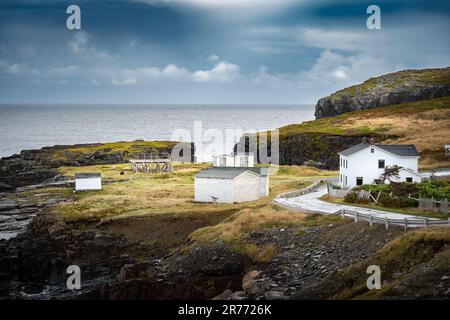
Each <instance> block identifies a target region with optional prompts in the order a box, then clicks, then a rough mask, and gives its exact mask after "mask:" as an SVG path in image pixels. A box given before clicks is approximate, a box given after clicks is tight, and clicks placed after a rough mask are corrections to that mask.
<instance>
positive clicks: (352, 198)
mask: <svg viewBox="0 0 450 320" xmlns="http://www.w3.org/2000/svg"><path fill="white" fill-rule="evenodd" d="M344 201H345V202H348V203H356V201H358V195H357V194H356V192H349V193H347V194H346V195H345V197H344Z"/></svg>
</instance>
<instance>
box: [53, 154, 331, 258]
mask: <svg viewBox="0 0 450 320" xmlns="http://www.w3.org/2000/svg"><path fill="white" fill-rule="evenodd" d="M207 166H208V165H207V164H179V163H175V164H174V165H173V169H174V173H173V174H148V173H132V172H131V171H130V168H129V166H128V165H125V164H124V165H99V166H89V167H62V168H60V169H59V170H60V172H61V173H62V174H64V175H66V176H68V177H73V175H74V174H75V172H101V173H102V176H103V178H106V179H113V180H119V181H117V182H114V183H109V184H106V185H104V188H103V190H101V191H92V192H83V193H77V194H75V195H74V202H72V203H67V204H60V205H58V206H57V207H55V208H54V213H57V214H61V215H63V217H64V219H66V220H68V221H74V222H80V223H83V222H85V221H87V222H88V221H94V222H95V223H98V222H99V221H100V223H101V224H108V223H123V224H126V223H127V221H133V220H136V219H140V220H139V221H141V222H140V223H141V224H142V223H145V221H146V220H148V221H150V220H151V221H156V220H155V219H157V220H158V221H161V219H166V218H170V219H172V220H173V221H177V223H185V224H193V225H195V223H194V222H193V221H200V220H201V221H202V223H199V225H200V228H197V229H195V228H194V229H193V230H190V231H191V232H192V233H191V232H190V236H189V239H190V241H191V243H193V244H199V243H204V242H215V241H225V242H229V243H233V245H234V246H235V247H236V250H241V251H245V252H246V253H247V254H249V255H250V256H252V257H254V258H255V259H256V260H259V261H264V260H265V259H268V256H270V255H271V254H270V252H272V251H273V248H272V249H271V248H265V249H263V250H256V248H255V247H254V246H251V245H250V244H247V243H245V241H244V240H243V239H244V237H245V235H246V234H247V233H248V232H250V231H254V230H258V229H261V228H268V227H273V226H288V225H292V224H302V223H311V222H310V221H308V220H307V221H304V218H305V216H306V215H304V214H301V213H298V212H289V211H287V210H285V209H283V208H280V207H278V206H274V205H272V204H271V201H272V199H273V197H274V196H276V195H277V194H279V193H281V192H285V191H290V190H297V189H301V188H303V187H305V186H307V185H309V184H310V183H312V182H314V181H316V180H317V179H319V178H322V177H328V176H336V174H337V173H336V172H333V171H325V170H319V169H316V168H310V167H303V166H282V167H280V168H279V171H278V172H277V173H276V174H274V175H272V176H271V177H270V195H269V196H268V197H265V198H262V199H260V200H258V201H253V202H248V203H239V204H209V203H195V202H194V201H193V197H194V175H195V174H196V173H197V172H198V171H199V170H200V169H201V168H204V167H207ZM121 172H123V174H122V175H121V174H120V173H121ZM138 227H139V226H138ZM121 229H122V230H123V229H124V228H121ZM130 229H131V228H130ZM127 232H130V233H132V232H133V231H132V230H128V231H127ZM130 236H134V235H130ZM168 236H170V235H168Z"/></svg>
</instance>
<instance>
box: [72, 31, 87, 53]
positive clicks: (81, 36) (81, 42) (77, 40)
mask: <svg viewBox="0 0 450 320" xmlns="http://www.w3.org/2000/svg"><path fill="white" fill-rule="evenodd" d="M88 37H89V35H88V34H87V32H84V31H80V32H77V33H75V34H74V35H73V36H72V38H71V39H70V41H69V43H68V45H69V49H70V51H71V52H72V53H74V54H82V53H85V52H86V50H87V44H88Z"/></svg>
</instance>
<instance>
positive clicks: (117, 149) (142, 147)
mask: <svg viewBox="0 0 450 320" xmlns="http://www.w3.org/2000/svg"><path fill="white" fill-rule="evenodd" d="M177 143H178V142H175V141H120V142H109V143H102V144H91V145H75V146H73V147H70V148H67V149H66V148H64V149H59V150H54V151H52V157H53V159H54V160H63V161H68V160H73V159H77V157H78V156H80V155H87V154H94V153H96V152H101V153H102V154H116V153H130V154H133V153H134V154H139V153H150V150H153V151H157V150H164V149H167V148H172V147H174V146H175V145H176V144H177Z"/></svg>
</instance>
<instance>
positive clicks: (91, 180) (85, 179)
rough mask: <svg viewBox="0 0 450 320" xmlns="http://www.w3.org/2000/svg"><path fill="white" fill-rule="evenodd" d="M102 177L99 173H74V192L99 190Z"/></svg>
mask: <svg viewBox="0 0 450 320" xmlns="http://www.w3.org/2000/svg"><path fill="white" fill-rule="evenodd" d="M101 189H102V176H101V174H100V173H76V174H75V191H88V190H101Z"/></svg>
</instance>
